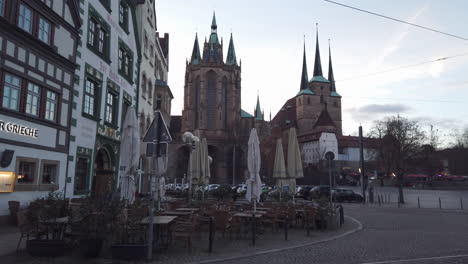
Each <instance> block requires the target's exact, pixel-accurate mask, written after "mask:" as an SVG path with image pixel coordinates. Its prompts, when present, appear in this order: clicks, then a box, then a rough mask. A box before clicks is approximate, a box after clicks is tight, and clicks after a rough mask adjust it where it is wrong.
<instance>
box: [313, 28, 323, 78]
mask: <svg viewBox="0 0 468 264" xmlns="http://www.w3.org/2000/svg"><path fill="white" fill-rule="evenodd" d="M316 25H317V36H316V45H315V63H314V77H315V76H322V63H321V62H320V49H319V40H318V24H316Z"/></svg>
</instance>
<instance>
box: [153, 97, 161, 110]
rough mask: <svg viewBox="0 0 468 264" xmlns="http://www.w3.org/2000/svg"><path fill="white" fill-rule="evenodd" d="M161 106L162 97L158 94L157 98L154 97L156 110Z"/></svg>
mask: <svg viewBox="0 0 468 264" xmlns="http://www.w3.org/2000/svg"><path fill="white" fill-rule="evenodd" d="M161 104H162V96H161V95H160V94H158V96H156V106H155V107H156V110H159V109H161Z"/></svg>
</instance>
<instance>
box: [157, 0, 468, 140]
mask: <svg viewBox="0 0 468 264" xmlns="http://www.w3.org/2000/svg"><path fill="white" fill-rule="evenodd" d="M336 1H337V2H340V3H343V4H347V5H352V6H354V7H358V8H361V9H365V10H369V11H373V12H376V13H381V14H384V15H387V16H390V17H394V18H398V19H401V20H405V21H409V22H412V23H415V24H419V25H423V26H426V27H431V28H434V29H437V30H440V31H444V32H448V33H451V34H455V35H459V36H461V37H464V38H468V16H467V15H466V10H468V1H465V0H450V1H444V0H432V1H430V0H412V1H408V0H392V1H383V0H379V1H376V0H353V1H351V0H336ZM213 10H215V11H216V19H217V24H218V35H219V37H220V38H221V37H223V38H224V52H225V56H226V53H227V46H228V43H229V42H228V41H229V35H230V32H232V34H233V37H234V46H235V48H236V54H237V58H238V59H242V108H243V109H244V110H246V111H248V112H252V111H253V109H254V107H255V103H256V96H257V92H258V93H259V94H260V103H261V106H262V108H264V110H265V117H266V118H269V113H270V111H271V112H272V115H273V116H274V115H275V114H276V113H277V112H278V110H279V109H280V107H281V106H282V105H283V104H284V102H285V101H286V100H287V99H289V98H291V97H294V96H295V95H296V94H297V92H298V91H299V86H300V85H299V84H300V74H301V69H302V49H303V39H304V35H305V36H306V53H307V67H308V71H309V77H312V71H313V66H314V65H313V62H314V50H315V32H316V31H315V23H318V24H319V41H320V51H321V59H322V68H323V69H324V75H325V77H327V75H328V73H327V72H328V39H331V46H332V59H333V67H334V74H335V79H336V80H337V83H336V85H337V91H338V93H340V94H341V95H342V106H343V134H346V135H347V134H356V132H357V127H358V126H359V123H362V125H363V127H364V129H365V131H366V130H368V128H369V127H370V126H371V125H372V122H373V121H374V120H378V119H382V118H383V117H385V116H389V115H396V114H397V113H399V114H400V115H402V116H405V117H409V118H411V119H416V120H419V121H420V122H421V125H422V126H423V127H425V128H428V127H429V125H431V124H432V125H434V126H435V127H436V128H438V129H439V130H440V131H441V135H442V136H444V135H445V136H446V138H449V136H450V135H451V134H453V132H454V131H456V130H457V129H458V130H460V129H462V128H463V127H465V126H467V125H468V106H467V103H466V101H467V99H468V67H467V66H468V41H466V40H462V39H457V38H453V37H449V36H445V35H442V34H438V33H434V32H431V31H427V30H423V29H420V28H416V27H412V26H409V25H405V24H402V23H398V22H395V21H391V20H387V19H384V18H381V17H377V16H372V15H369V14H365V13H361V12H358V11H355V10H352V9H348V8H345V7H342V6H338V5H334V4H331V3H328V2H325V1H323V0H289V1H283V0H255V1H252V0H236V1H227V0H197V1H186V0H157V1H156V13H157V23H158V31H160V32H169V34H170V55H169V56H170V67H169V85H170V87H171V89H172V92H173V94H174V97H175V98H174V100H173V108H172V113H173V114H174V115H180V114H181V111H182V106H183V93H184V92H183V87H184V74H185V61H186V58H190V56H191V52H192V48H193V42H194V38H195V33H196V32H198V35H199V40H200V45H201V46H202V45H203V41H204V38H205V36H209V34H210V25H211V18H212V14H213ZM464 53H466V55H465V56H458V57H454V58H451V59H446V60H443V61H439V62H435V63H428V64H424V65H422V66H418V67H410V68H406V69H402V70H397V71H390V72H386V73H382V74H375V75H370V76H363V75H368V74H372V73H375V72H381V71H385V70H387V69H392V68H395V67H400V66H405V65H411V64H418V63H421V62H426V61H431V60H435V59H438V58H441V57H448V56H453V55H459V54H464Z"/></svg>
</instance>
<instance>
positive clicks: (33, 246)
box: [26, 192, 66, 257]
mask: <svg viewBox="0 0 468 264" xmlns="http://www.w3.org/2000/svg"><path fill="white" fill-rule="evenodd" d="M65 215H66V201H65V200H64V199H63V198H62V196H61V193H54V192H50V193H49V194H48V195H47V197H45V198H39V199H36V200H34V201H32V202H31V203H30V204H29V206H28V208H27V215H26V217H27V222H28V224H29V225H30V226H31V232H30V233H31V234H32V235H33V237H34V238H33V239H30V240H28V241H26V250H27V252H28V253H29V254H30V255H31V256H35V257H56V256H60V255H62V254H63V252H64V250H65V241H64V240H63V237H62V236H61V234H58V236H55V235H53V236H52V237H51V238H50V237H49V231H50V227H52V231H53V232H54V233H56V232H62V231H63V230H62V229H61V228H58V230H57V229H55V228H56V226H54V225H56V223H54V221H55V220H56V219H57V218H59V217H63V216H65Z"/></svg>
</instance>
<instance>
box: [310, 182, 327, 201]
mask: <svg viewBox="0 0 468 264" xmlns="http://www.w3.org/2000/svg"><path fill="white" fill-rule="evenodd" d="M309 197H310V199H319V198H321V197H330V185H319V186H315V187H313V188H311V189H310V191H309Z"/></svg>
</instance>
